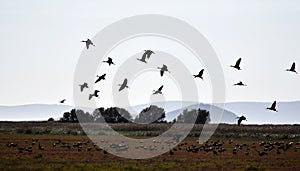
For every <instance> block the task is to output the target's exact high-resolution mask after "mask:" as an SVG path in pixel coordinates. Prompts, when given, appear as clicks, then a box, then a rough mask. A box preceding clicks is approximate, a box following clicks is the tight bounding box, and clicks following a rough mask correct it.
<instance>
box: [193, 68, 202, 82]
mask: <svg viewBox="0 0 300 171" xmlns="http://www.w3.org/2000/svg"><path fill="white" fill-rule="evenodd" d="M203 72H204V69H202V70H201V71H200V72H199V73H198V74H197V75H193V76H194V78H197V77H199V78H201V79H202V80H203Z"/></svg>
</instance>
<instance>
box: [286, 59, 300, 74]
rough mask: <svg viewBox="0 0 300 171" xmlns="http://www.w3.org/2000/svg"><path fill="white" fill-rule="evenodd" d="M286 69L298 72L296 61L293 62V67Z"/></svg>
mask: <svg viewBox="0 0 300 171" xmlns="http://www.w3.org/2000/svg"><path fill="white" fill-rule="evenodd" d="M286 71H290V72H294V73H296V74H298V73H297V71H296V63H295V62H293V64H292V66H291V68H290V69H287V70H286Z"/></svg>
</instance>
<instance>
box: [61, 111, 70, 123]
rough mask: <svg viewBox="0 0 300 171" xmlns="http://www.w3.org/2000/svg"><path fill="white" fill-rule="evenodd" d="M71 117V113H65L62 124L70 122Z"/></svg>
mask: <svg viewBox="0 0 300 171" xmlns="http://www.w3.org/2000/svg"><path fill="white" fill-rule="evenodd" d="M70 116H71V114H70V112H65V113H64V114H63V117H62V118H61V119H60V120H61V121H62V122H69V121H70Z"/></svg>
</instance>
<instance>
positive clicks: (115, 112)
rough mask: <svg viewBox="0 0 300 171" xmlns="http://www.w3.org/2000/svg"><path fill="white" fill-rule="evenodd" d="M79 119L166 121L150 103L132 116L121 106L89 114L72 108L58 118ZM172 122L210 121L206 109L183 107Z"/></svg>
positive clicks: (120, 121)
mask: <svg viewBox="0 0 300 171" xmlns="http://www.w3.org/2000/svg"><path fill="white" fill-rule="evenodd" d="M48 121H54V119H53V118H49V120H48ZM79 121H80V122H83V123H84V122H100V123H101V122H107V123H133V122H135V123H167V121H166V112H165V110H164V109H163V108H161V107H158V106H156V105H150V106H149V107H146V108H144V109H142V110H141V112H140V113H139V114H138V115H137V116H136V117H132V115H131V114H130V113H129V112H128V111H127V110H126V109H123V108H118V107H110V108H103V107H100V108H97V109H95V110H94V111H93V112H92V113H91V114H90V113H88V112H84V111H83V110H81V109H72V110H71V111H69V112H65V113H63V116H62V117H61V118H60V119H59V122H73V123H76V122H79ZM172 122H179V123H196V124H204V123H206V122H210V117H209V112H208V111H206V110H202V109H200V108H198V109H192V110H188V109H185V110H184V111H183V112H182V113H180V114H179V115H178V116H177V118H175V119H174V120H173V121H172Z"/></svg>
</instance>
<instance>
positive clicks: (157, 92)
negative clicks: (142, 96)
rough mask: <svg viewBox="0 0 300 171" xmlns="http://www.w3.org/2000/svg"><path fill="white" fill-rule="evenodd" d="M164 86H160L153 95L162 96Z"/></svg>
mask: <svg viewBox="0 0 300 171" xmlns="http://www.w3.org/2000/svg"><path fill="white" fill-rule="evenodd" d="M163 87H164V86H163V85H162V86H160V87H159V88H158V89H157V90H153V95H155V94H162V92H161V91H162V89H163Z"/></svg>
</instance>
